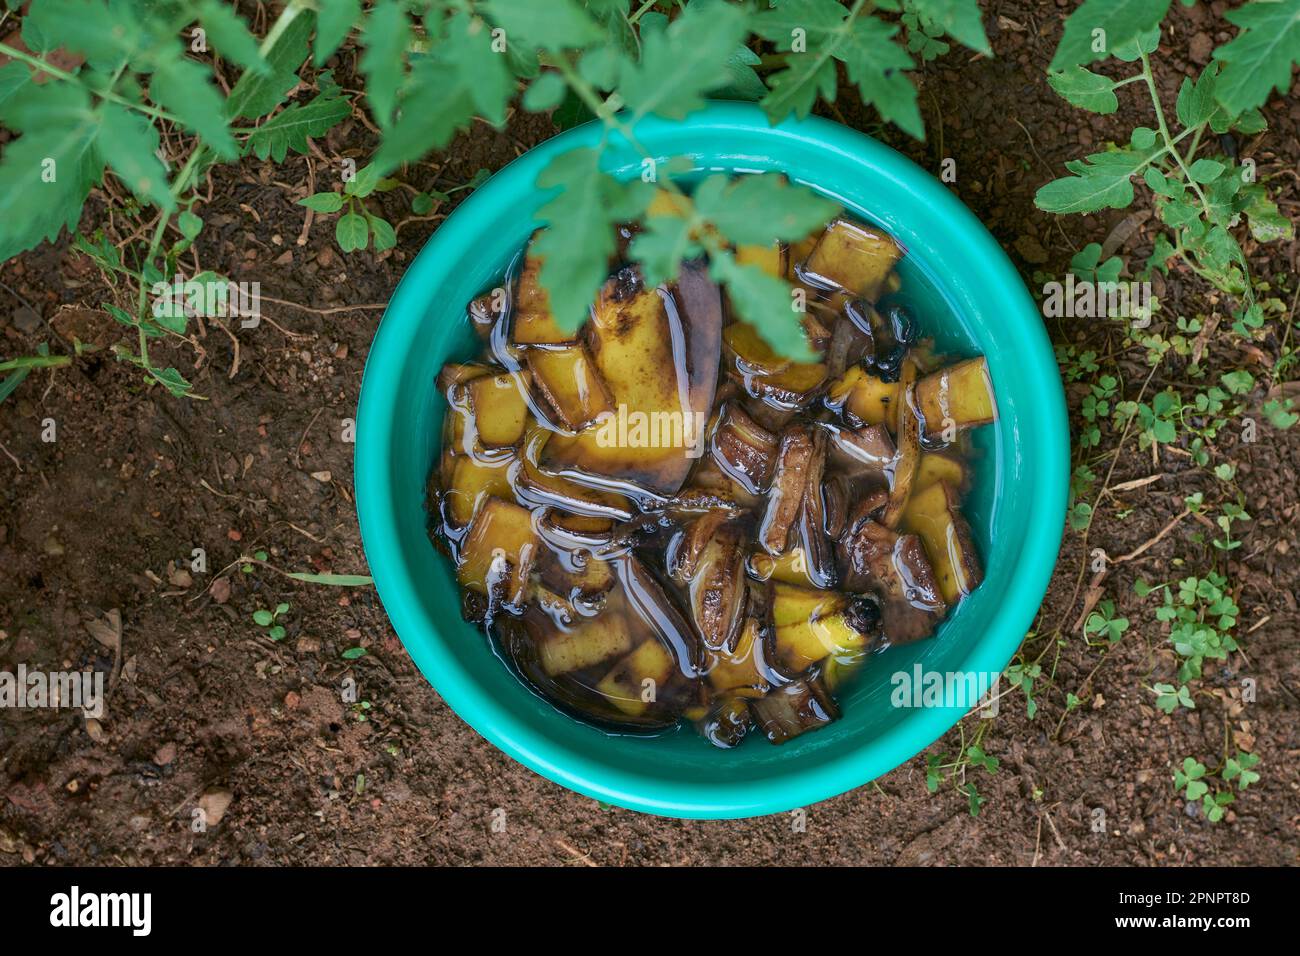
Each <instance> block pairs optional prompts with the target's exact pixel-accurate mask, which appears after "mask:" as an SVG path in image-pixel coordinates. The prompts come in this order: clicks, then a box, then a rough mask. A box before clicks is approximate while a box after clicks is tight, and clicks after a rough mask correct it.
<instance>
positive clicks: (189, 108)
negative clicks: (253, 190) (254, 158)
mask: <svg viewBox="0 0 1300 956" xmlns="http://www.w3.org/2000/svg"><path fill="white" fill-rule="evenodd" d="M244 75H245V76H252V75H254V74H251V73H245V74H244ZM235 88H236V89H238V88H239V84H236V85H235ZM149 98H150V99H152V100H153V101H154V102H155V103H157V104H158V105H159V106H161V107H163V108H164V109H166V110H168V111H169V112H171V113H173V114H174V115H175V116H176V117H177V118H179V119H180V121H181V122H182V123H184V124H185V127H186V129H189V130H190V131H191V132H194V133H197V134H198V136H199V138H200V139H201V140H203V142H204V144H205V145H207V146H209V147H210V148H211V149H212V151H213V152H215V153H216V154H217V155H218V156H220V157H221V158H222V159H234V158H235V157H236V156H238V155H239V150H238V148H237V147H236V146H235V140H234V138H233V137H232V136H231V135H230V129H229V127H228V126H227V125H226V116H227V112H226V109H227V106H228V103H227V102H224V101H223V100H222V98H221V93H220V92H219V91H218V90H217V87H216V86H215V85H214V84H213V82H212V74H211V73H210V72H209V71H208V70H207V69H205V68H204V67H202V66H200V65H199V64H198V63H196V62H195V61H194V60H191V59H189V58H188V57H184V56H180V55H179V54H177V55H174V56H168V57H166V58H165V59H163V60H162V62H160V63H159V64H158V68H157V69H156V70H155V71H154V73H153V77H152V79H151V80H150V81H149ZM231 99H232V100H233V99H234V94H233V92H232V94H231Z"/></svg>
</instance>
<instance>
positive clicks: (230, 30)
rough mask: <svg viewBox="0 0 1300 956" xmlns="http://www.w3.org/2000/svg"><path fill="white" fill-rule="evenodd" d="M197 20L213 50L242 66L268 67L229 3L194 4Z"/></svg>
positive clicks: (210, 0) (208, 1)
mask: <svg viewBox="0 0 1300 956" xmlns="http://www.w3.org/2000/svg"><path fill="white" fill-rule="evenodd" d="M198 13H199V23H200V24H201V25H202V26H203V29H204V31H205V32H206V33H207V35H208V40H209V42H211V44H212V46H213V47H214V48H216V51H217V52H218V53H220V54H221V55H222V56H224V57H225V58H226V59H227V60H231V61H233V62H235V63H238V64H239V65H240V66H242V67H244V68H245V69H249V70H253V71H255V72H258V73H265V72H267V70H268V69H269V68H268V67H267V65H266V61H265V60H264V59H262V53H261V51H260V50H259V49H258V44H257V41H256V40H255V39H253V36H252V34H251V33H249V32H248V27H247V25H246V24H245V23H244V20H243V18H242V17H240V16H239V14H238V13H236V12H235V8H234V6H233V5H232V4H230V3H223V2H222V0H202V2H201V3H200V4H199V5H198Z"/></svg>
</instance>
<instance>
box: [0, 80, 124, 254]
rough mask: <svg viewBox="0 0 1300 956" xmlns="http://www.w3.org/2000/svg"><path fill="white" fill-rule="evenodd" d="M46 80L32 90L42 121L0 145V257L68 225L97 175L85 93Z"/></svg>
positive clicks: (94, 132) (93, 119) (95, 123)
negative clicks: (43, 85)
mask: <svg viewBox="0 0 1300 956" xmlns="http://www.w3.org/2000/svg"><path fill="white" fill-rule="evenodd" d="M46 86H47V87H51V89H50V91H49V93H48V94H46V93H41V94H38V98H39V102H40V103H41V104H42V106H43V107H47V109H46V112H45V122H44V123H43V124H39V125H34V126H33V127H31V128H29V129H28V130H27V132H25V133H24V134H23V135H21V136H19V137H18V138H17V139H13V140H10V141H9V143H7V144H6V145H5V147H4V150H3V151H0V261H4V260H5V259H8V258H10V257H12V256H14V255H16V254H17V253H19V252H22V251H24V250H27V249H31V248H32V247H33V246H35V245H36V244H37V243H39V242H40V241H41V240H42V239H51V240H52V239H54V238H56V237H57V236H58V234H59V231H60V229H62V228H63V227H64V226H67V227H68V228H69V229H71V228H72V227H74V226H75V225H76V223H77V220H78V219H80V218H81V207H82V204H83V203H84V202H85V201H86V196H87V195H88V194H89V192H90V190H91V187H92V186H95V185H97V184H98V183H99V182H100V180H101V179H102V178H103V171H104V163H103V160H102V159H101V158H100V155H99V151H98V150H97V149H96V148H95V145H96V140H97V137H98V134H99V130H100V124H99V119H98V117H97V116H96V115H95V114H94V113H92V112H91V110H90V100H89V97H88V96H87V95H86V93H85V91H84V90H82V89H81V88H79V87H73V86H71V85H70V84H46ZM35 89H37V88H34V90H35ZM34 90H33V91H34ZM54 90H58V92H57V93H55V92H54ZM51 94H52V95H51ZM13 108H14V104H13V103H10V104H9V106H8V107H7V109H8V110H12V109H13Z"/></svg>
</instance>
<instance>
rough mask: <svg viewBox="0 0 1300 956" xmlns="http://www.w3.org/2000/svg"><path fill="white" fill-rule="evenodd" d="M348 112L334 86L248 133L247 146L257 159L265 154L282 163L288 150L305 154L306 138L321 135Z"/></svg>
mask: <svg viewBox="0 0 1300 956" xmlns="http://www.w3.org/2000/svg"><path fill="white" fill-rule="evenodd" d="M351 112H352V107H351V105H350V104H349V103H348V101H347V99H345V98H344V97H343V96H342V95H340V93H339V91H338V89H337V87H335V88H333V89H330V90H326V91H325V92H322V93H320V94H319V95H317V96H316V97H315V98H313V99H312V100H310V101H308V102H307V103H293V104H291V105H290V106H287V107H286V108H285V109H283V110H281V111H280V112H279V113H277V114H276V115H275V116H272V117H271V118H270V119H269V120H267V121H266V122H265V123H263V124H262V125H261V126H259V127H258V128H257V129H255V130H253V131H252V133H250V134H249V137H248V142H247V146H248V149H249V150H251V151H252V152H253V154H254V155H256V156H257V158H258V159H266V158H267V157H268V156H269V157H271V158H272V159H274V160H275V161H276V162H277V163H279V162H283V161H284V157H285V156H286V155H288V152H289V150H291V149H292V150H293V151H294V152H295V153H303V154H305V153H307V152H308V151H309V150H310V149H311V147H310V146H309V145H308V143H307V139H308V137H311V136H324V135H325V134H326V133H327V132H329V131H330V130H331V129H333V128H334V126H336V125H337V124H338V123H341V122H342V121H343V120H344V119H346V118H347V117H348V116H349V115H350V114H351Z"/></svg>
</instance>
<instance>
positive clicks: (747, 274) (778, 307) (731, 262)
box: [709, 249, 815, 361]
mask: <svg viewBox="0 0 1300 956" xmlns="http://www.w3.org/2000/svg"><path fill="white" fill-rule="evenodd" d="M709 275H710V276H712V277H713V280H714V281H715V282H718V283H720V284H722V285H723V286H725V287H726V290H727V298H728V299H729V300H730V301H731V304H732V305H733V306H734V307H735V309H736V310H737V312H738V313H739V315H740V318H741V319H743V320H744V321H745V322H748V323H749V324H750V325H752V326H753V327H754V328H755V330H756V331H757V332H758V334H759V335H761V336H762V337H763V340H764V341H766V342H767V343H768V344H769V345H770V346H772V348H774V349H775V350H776V351H777V352H778V353H779V354H781V355H785V356H788V357H790V358H792V359H795V360H796V361H811V360H813V359H814V358H815V356H814V355H813V352H812V350H811V349H809V348H808V340H807V338H806V337H805V335H804V331H803V325H802V323H801V322H800V318H801V315H800V314H799V313H798V312H796V311H795V309H794V299H793V297H792V296H791V292H792V287H791V285H790V283H788V282H786V281H785V280H784V279H779V278H777V277H776V276H774V275H772V274H771V273H769V272H767V271H766V270H764V269H763V268H762V267H761V266H757V265H753V264H748V265H741V264H740V263H738V262H737V261H736V259H735V257H734V256H733V255H732V254H731V253H730V252H729V251H727V250H725V249H720V250H716V251H714V252H713V253H712V254H711V255H710V256H709Z"/></svg>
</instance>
